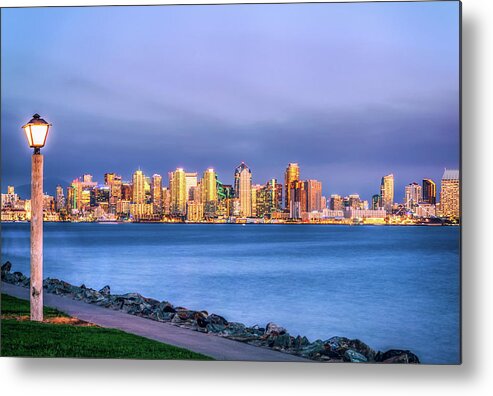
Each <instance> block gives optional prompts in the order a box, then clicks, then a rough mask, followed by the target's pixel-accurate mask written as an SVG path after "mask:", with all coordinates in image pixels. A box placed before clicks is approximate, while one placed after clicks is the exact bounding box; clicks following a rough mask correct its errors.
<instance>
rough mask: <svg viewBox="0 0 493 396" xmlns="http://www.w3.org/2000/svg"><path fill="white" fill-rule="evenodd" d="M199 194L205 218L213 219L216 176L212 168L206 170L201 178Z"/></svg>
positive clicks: (215, 199) (215, 207) (215, 205)
mask: <svg viewBox="0 0 493 396" xmlns="http://www.w3.org/2000/svg"><path fill="white" fill-rule="evenodd" d="M201 194H202V202H203V204H204V215H205V217H206V218H211V217H215V216H216V211H217V175H216V172H214V169H212V168H209V169H207V170H206V171H205V172H204V174H203V176H202V180H201Z"/></svg>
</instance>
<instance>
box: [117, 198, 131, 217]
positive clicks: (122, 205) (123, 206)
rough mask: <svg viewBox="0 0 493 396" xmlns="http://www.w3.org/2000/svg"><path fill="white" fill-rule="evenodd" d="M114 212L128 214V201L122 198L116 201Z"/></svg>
mask: <svg viewBox="0 0 493 396" xmlns="http://www.w3.org/2000/svg"><path fill="white" fill-rule="evenodd" d="M116 213H117V214H119V215H129V214H130V201H125V200H123V199H120V200H118V202H117V203H116Z"/></svg>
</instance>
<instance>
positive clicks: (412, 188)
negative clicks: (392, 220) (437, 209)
mask: <svg viewBox="0 0 493 396" xmlns="http://www.w3.org/2000/svg"><path fill="white" fill-rule="evenodd" d="M422 200H423V190H422V188H421V186H420V185H419V184H418V183H416V182H413V183H411V184H408V185H407V186H406V187H405V190H404V206H405V207H406V209H411V210H412V209H414V208H415V207H416V206H418V204H419V203H420V202H421V201H422Z"/></svg>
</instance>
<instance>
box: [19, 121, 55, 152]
mask: <svg viewBox="0 0 493 396" xmlns="http://www.w3.org/2000/svg"><path fill="white" fill-rule="evenodd" d="M50 126H51V124H49V123H48V122H46V121H45V120H43V119H42V118H41V116H40V115H39V114H34V115H33V118H32V119H31V121H29V122H28V123H27V124H26V125H23V126H22V129H24V132H25V133H26V138H27V143H28V144H29V147H31V148H33V149H35V150H36V149H38V150H39V149H40V148H41V147H43V146H44V145H45V144H46V138H47V137H48V131H49V129H50Z"/></svg>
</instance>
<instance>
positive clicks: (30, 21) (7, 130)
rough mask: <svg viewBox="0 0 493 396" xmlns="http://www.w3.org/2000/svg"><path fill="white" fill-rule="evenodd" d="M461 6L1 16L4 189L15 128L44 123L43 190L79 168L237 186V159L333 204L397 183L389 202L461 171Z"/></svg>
mask: <svg viewBox="0 0 493 396" xmlns="http://www.w3.org/2000/svg"><path fill="white" fill-rule="evenodd" d="M458 7H459V6H458V3H454V2H437V3H426V2H425V3H416V4H414V3H407V4H406V3H402V4H399V5H398V7H396V6H395V5H394V4H391V3H387V4H385V3H371V4H370V3H369V4H358V6H357V7H354V8H353V6H352V5H351V4H318V5H317V4H299V5H297V4H293V5H275V4H274V5H249V6H241V5H233V6H214V7H208V6H194V7H189V6H184V7H180V6H174V7H147V8H146V7H111V8H105V7H101V8H87V9H79V8H56V7H55V8H49V9H48V8H46V9H6V10H4V12H2V33H3V34H2V71H3V74H4V77H5V79H4V80H3V81H2V83H3V84H2V85H3V87H4V89H3V90H2V103H3V104H4V106H2V147H4V148H6V147H8V150H5V149H4V150H3V153H2V154H3V155H2V182H3V185H4V188H5V186H7V185H14V186H21V185H26V184H28V182H29V175H30V171H29V163H30V161H29V156H30V151H29V150H27V149H26V147H25V142H24V139H25V138H24V136H23V135H22V131H21V130H20V126H21V125H23V124H24V123H25V122H26V120H28V119H29V118H30V117H31V115H32V114H34V113H35V112H38V113H40V114H41V115H42V116H43V117H45V118H46V119H47V120H48V121H49V122H51V123H52V124H53V127H52V129H51V130H50V141H49V144H48V145H47V146H46V147H45V148H44V150H43V151H44V152H45V153H46V160H45V166H46V168H45V175H46V188H48V189H49V190H50V191H52V190H54V188H55V185H56V183H52V181H50V179H53V180H55V179H56V180H57V181H63V182H64V183H68V182H70V181H71V179H72V178H73V175H77V174H81V173H82V172H87V173H91V174H95V175H96V174H102V173H103V172H104V170H105V169H118V170H119V172H121V173H122V174H126V175H129V174H131V173H132V171H133V170H134V169H136V168H137V167H138V166H139V165H140V166H141V167H142V169H144V170H146V172H148V173H150V174H152V173H153V170H154V172H156V171H157V172H161V174H162V175H163V176H165V172H164V170H166V169H175V168H176V167H177V166H178V167H180V166H181V167H184V168H186V169H200V170H203V169H207V168H209V167H211V166H214V165H216V166H215V169H216V171H217V173H218V174H219V175H229V174H230V169H234V167H235V166H237V164H238V162H239V161H238V160H243V161H245V162H246V163H248V164H249V166H250V167H251V168H252V169H254V170H255V176H254V179H255V180H256V181H259V182H262V183H263V182H264V181H267V180H270V179H271V178H276V179H277V180H278V181H282V180H284V170H285V166H286V164H287V163H289V162H298V163H300V164H303V170H304V173H303V174H302V176H301V177H302V178H303V179H305V178H308V177H309V178H313V179H316V180H321V181H322V182H323V194H324V195H330V193H331V192H337V193H339V194H342V195H349V194H354V193H359V194H361V195H362V196H365V197H368V198H369V197H371V195H372V194H375V193H376V192H377V191H375V181H377V183H378V180H379V179H380V178H381V177H382V175H385V174H388V173H390V172H392V173H393V174H394V175H395V180H396V185H395V188H396V191H403V190H404V188H405V186H406V185H407V184H408V183H409V182H412V181H417V182H418V181H420V180H421V179H422V178H423V177H426V178H430V179H432V180H440V178H441V174H442V173H443V169H444V168H452V169H456V168H458V167H459V117H460V114H459V102H458V98H459V78H458V77H459V62H458V59H459V53H458V48H459V46H458V40H459V31H458V24H457V20H458V17H459V8H458ZM130 19H131V20H132V24H131V26H132V28H131V29H128V31H127V29H122V28H121V27H122V26H128V24H125V21H128V20H130ZM19 20H22V21H23V23H19ZM88 21H90V24H88V23H87V22H88ZM162 21H167V23H165V24H163V23H162ZM89 26H90V28H89ZM294 31H295V32H296V35H295V34H293V32H294ZM369 32H371V34H368V33H369ZM259 38H261V40H260V39H259ZM94 42H97V43H98V45H93V44H92V43H94ZM47 43H49V45H47ZM142 43H148V44H147V45H141V44H142ZM26 53H30V54H31V55H32V56H31V58H32V59H33V61H32V62H24V61H23V59H24V56H25V54H26ZM34 84H36V86H45V87H50V89H49V90H40V91H35V92H33V91H32V90H29V89H28V87H29V86H33V85H34ZM81 164H83V165H81ZM159 170H162V171H159ZM273 170H275V171H274V172H273ZM223 177H224V176H223ZM228 178H229V176H228ZM50 183H51V184H50ZM397 198H399V199H400V196H399V195H397Z"/></svg>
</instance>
